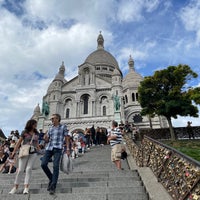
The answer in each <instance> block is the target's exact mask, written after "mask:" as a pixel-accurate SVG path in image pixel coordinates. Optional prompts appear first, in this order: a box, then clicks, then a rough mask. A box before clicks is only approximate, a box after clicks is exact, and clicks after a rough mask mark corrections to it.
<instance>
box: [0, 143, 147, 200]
mask: <svg viewBox="0 0 200 200" xmlns="http://www.w3.org/2000/svg"><path fill="white" fill-rule="evenodd" d="M39 158H40V156H38V160H37V162H36V163H35V166H34V170H33V174H32V182H31V186H30V194H28V195H23V194H22V191H23V185H21V186H20V188H19V191H18V193H17V194H14V195H9V194H8V192H9V191H10V189H11V188H12V187H13V182H14V177H15V175H14V174H0V199H1V200H13V199H17V200H18V199H19V200H29V199H30V200H52V199H56V200H64V199H65V200H149V195H148V193H147V192H146V189H145V187H144V185H143V182H142V181H141V178H140V176H139V174H138V172H137V170H130V168H129V166H128V163H127V161H126V160H122V167H123V168H124V170H117V169H116V167H115V165H114V164H113V163H112V162H111V161H110V146H109V145H105V146H95V147H92V148H91V150H88V151H87V152H86V153H85V154H84V155H80V156H79V157H78V158H76V159H74V160H73V162H74V170H73V172H72V173H70V174H64V173H63V172H60V175H59V181H58V185H57V189H56V193H55V195H49V193H48V192H47V190H46V188H47V184H48V179H47V177H46V176H45V174H44V173H43V171H42V170H41V168H40V159H39ZM51 166H52V163H50V167H51Z"/></svg>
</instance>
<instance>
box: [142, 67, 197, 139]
mask: <svg viewBox="0 0 200 200" xmlns="http://www.w3.org/2000/svg"><path fill="white" fill-rule="evenodd" d="M197 76H198V75H197V74H196V73H195V72H193V71H192V70H191V68H190V67H189V66H188V65H178V66H169V67H168V68H167V69H163V70H159V71H156V72H155V73H154V75H153V76H148V77H145V78H144V80H143V81H142V82H141V83H140V86H139V88H138V94H139V102H140V104H141V107H142V111H141V114H142V115H149V116H155V115H160V116H161V115H162V116H165V117H166V119H167V121H168V124H169V129H170V134H171V140H175V134H174V129H173V127H172V122H171V118H172V117H173V118H175V119H176V118H177V115H180V116H193V117H198V108H197V106H195V105H193V104H192V100H194V97H195V95H196V94H197V91H196V90H194V89H193V90H191V91H190V92H189V86H187V84H188V81H189V80H191V79H192V78H196V77H197Z"/></svg>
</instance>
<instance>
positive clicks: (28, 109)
mask: <svg viewBox="0 0 200 200" xmlns="http://www.w3.org/2000/svg"><path fill="white" fill-rule="evenodd" d="M99 31H102V34H103V37H104V48H105V50H107V51H109V52H110V53H111V54H112V55H113V56H115V58H116V60H117V61H118V63H119V66H120V68H121V70H122V72H123V75H126V73H127V71H128V64H127V62H128V59H129V56H130V55H132V57H133V59H134V61H135V70H136V71H137V72H138V73H140V74H141V75H142V76H151V75H153V73H154V71H155V70H159V69H164V68H166V67H168V66H169V65H178V64H187V65H189V66H190V67H191V68H192V70H193V71H195V72H196V73H198V74H200V68H199V63H200V57H199V52H200V1H199V0H101V1H99V0H88V1H86V0H59V1H57V0H48V3H47V1H46V0H0V44H1V48H0V70H1V73H0V110H1V113H2V117H1V119H0V128H1V129H2V130H3V132H4V133H5V134H6V135H8V134H9V133H10V131H11V130H16V129H17V130H19V131H20V132H21V131H22V130H23V128H24V125H25V123H26V121H27V120H28V119H29V118H30V117H31V116H32V114H33V110H34V108H35V107H36V105H37V104H38V103H39V104H40V106H41V104H42V97H43V96H44V95H45V94H46V91H47V88H48V85H49V84H50V83H51V81H52V80H53V78H54V76H55V75H56V73H57V72H58V68H59V67H60V65H61V63H62V61H64V63H65V67H66V79H67V80H69V79H71V78H73V77H74V76H76V75H77V72H78V66H79V65H81V64H82V63H83V62H84V61H85V59H86V58H87V56H88V55H89V54H90V53H92V52H93V51H95V50H96V48H97V42H96V39H97V36H98V34H99ZM189 84H190V85H191V86H200V77H198V78H197V79H195V80H192V81H191V82H190V83H189ZM187 120H192V121H193V125H199V118H180V117H179V118H178V119H176V120H173V125H174V126H175V127H178V126H185V125H186V122H187Z"/></svg>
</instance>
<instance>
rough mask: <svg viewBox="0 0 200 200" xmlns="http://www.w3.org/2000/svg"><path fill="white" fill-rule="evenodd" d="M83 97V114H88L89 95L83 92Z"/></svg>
mask: <svg viewBox="0 0 200 200" xmlns="http://www.w3.org/2000/svg"><path fill="white" fill-rule="evenodd" d="M82 99H83V114H88V102H89V95H88V94H84V95H83V96H82Z"/></svg>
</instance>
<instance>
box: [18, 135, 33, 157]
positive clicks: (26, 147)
mask: <svg viewBox="0 0 200 200" xmlns="http://www.w3.org/2000/svg"><path fill="white" fill-rule="evenodd" d="M34 135H35V134H33V135H32V138H31V142H30V144H23V145H21V147H20V149H19V155H18V158H23V157H25V156H28V155H29V154H30V151H31V149H32V146H31V144H32V142H33V138H34Z"/></svg>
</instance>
